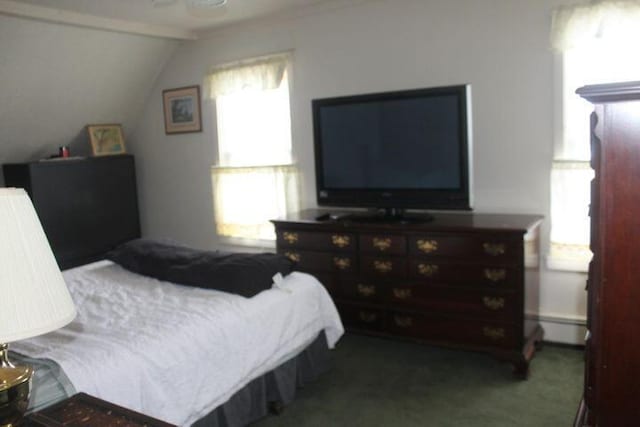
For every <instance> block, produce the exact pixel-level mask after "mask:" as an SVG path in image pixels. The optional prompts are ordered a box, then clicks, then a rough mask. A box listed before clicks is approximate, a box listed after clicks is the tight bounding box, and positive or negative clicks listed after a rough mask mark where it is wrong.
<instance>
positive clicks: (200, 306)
mask: <svg viewBox="0 0 640 427" xmlns="http://www.w3.org/2000/svg"><path fill="white" fill-rule="evenodd" d="M63 276H64V278H65V281H66V282H67V285H68V287H69V290H70V292H71V294H72V297H73V299H74V302H75V304H76V307H77V309H78V316H77V318H76V319H75V320H74V321H73V322H72V323H70V324H69V325H68V326H66V327H64V328H62V329H60V330H58V331H55V332H52V333H50V334H46V335H43V336H40V337H35V338H32V339H29V340H25V341H21V342H16V343H13V344H12V350H13V351H14V352H16V353H18V356H19V357H22V358H26V359H28V360H26V361H30V362H36V364H37V366H38V368H37V369H36V371H37V373H36V377H35V379H34V383H35V387H34V393H33V398H32V403H31V405H32V407H33V409H40V408H41V407H43V406H46V405H49V404H51V403H53V402H55V401H56V400H59V399H62V398H64V397H66V396H67V395H70V394H73V393H75V392H80V391H82V392H86V393H89V394H91V395H94V396H96V397H99V398H102V399H104V400H107V401H110V402H112V403H115V404H118V405H121V406H125V407H127V408H130V409H133V410H136V411H139V412H142V413H144V414H147V415H150V416H152V417H155V418H159V419H161V420H164V421H167V422H170V423H173V424H176V425H181V426H183V425H184V426H189V425H197V426H221V425H245V424H247V423H248V422H251V421H253V420H255V419H256V418H259V417H261V416H263V415H265V414H266V412H267V409H268V405H269V404H270V403H272V402H280V403H288V402H290V401H291V400H292V399H293V395H294V393H295V387H296V385H300V384H301V383H303V382H304V381H307V380H309V378H313V377H314V376H315V375H317V374H318V373H320V372H322V371H324V370H325V369H326V368H327V364H326V350H327V349H328V348H333V347H334V346H335V344H336V342H337V341H338V339H339V338H340V336H341V335H342V333H343V327H342V324H341V322H340V318H339V316H338V314H337V311H336V309H335V306H334V305H333V302H332V301H331V298H330V297H329V295H328V293H327V292H326V290H325V289H324V287H323V286H322V285H321V284H320V283H319V282H318V281H317V280H316V279H315V278H314V277H312V276H310V275H307V274H304V273H300V272H291V273H290V274H288V275H286V276H284V277H282V276H278V275H276V280H275V283H274V286H273V288H272V289H267V290H264V291H262V292H259V293H258V294H256V295H255V296H253V297H251V298H246V297H244V296H241V295H236V294H232V293H228V292H221V291H217V290H212V289H203V288H200V287H194V286H184V285H179V284H174V283H171V282H167V281H162V280H158V279H156V278H152V277H148V276H143V275H140V274H136V273H134V272H131V271H129V270H127V269H125V268H123V267H122V266H120V265H118V264H116V263H114V262H112V261H108V260H103V261H98V262H94V263H91V264H88V265H83V266H80V267H76V268H72V269H69V270H66V271H64V272H63ZM45 380H48V381H45ZM39 381H42V384H40V385H41V387H39V384H38V383H39ZM234 399H235V401H234Z"/></svg>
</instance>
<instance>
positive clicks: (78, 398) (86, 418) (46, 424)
mask: <svg viewBox="0 0 640 427" xmlns="http://www.w3.org/2000/svg"><path fill="white" fill-rule="evenodd" d="M63 426H64V427H83V426H90V427H116V426H118V427H176V426H175V425H173V424H169V423H166V422H164V421H160V420H157V419H155V418H151V417H148V416H146V415H142V414H140V413H138V412H135V411H132V410H130V409H126V408H123V407H122V406H118V405H114V404H113V403H109V402H106V401H104V400H101V399H98V398H96V397H93V396H90V395H88V394H86V393H78V394H76V395H73V396H71V397H69V398H68V399H65V400H63V401H61V402H58V403H56V404H54V405H52V406H49V407H48V408H45V409H43V410H41V411H38V412H34V413H32V414H29V415H28V416H27V417H26V420H25V427H63Z"/></svg>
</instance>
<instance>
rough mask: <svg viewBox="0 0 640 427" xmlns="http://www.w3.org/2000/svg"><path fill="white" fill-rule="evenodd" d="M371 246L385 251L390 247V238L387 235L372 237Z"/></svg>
mask: <svg viewBox="0 0 640 427" xmlns="http://www.w3.org/2000/svg"><path fill="white" fill-rule="evenodd" d="M372 244H373V247H374V249H377V250H379V251H386V250H387V249H389V248H390V247H391V239H390V238H389V237H374V238H373V243H372Z"/></svg>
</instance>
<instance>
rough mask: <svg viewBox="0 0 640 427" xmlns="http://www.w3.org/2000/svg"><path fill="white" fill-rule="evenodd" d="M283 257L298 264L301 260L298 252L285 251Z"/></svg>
mask: <svg viewBox="0 0 640 427" xmlns="http://www.w3.org/2000/svg"><path fill="white" fill-rule="evenodd" d="M284 256H286V257H287V258H289V259H290V260H291V261H293V262H300V260H301V259H302V256H300V254H299V253H298V252H290V251H286V252H285V253H284Z"/></svg>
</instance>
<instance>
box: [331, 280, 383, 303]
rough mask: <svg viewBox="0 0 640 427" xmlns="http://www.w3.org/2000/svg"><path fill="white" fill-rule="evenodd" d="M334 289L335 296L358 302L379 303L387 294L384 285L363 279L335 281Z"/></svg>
mask: <svg viewBox="0 0 640 427" xmlns="http://www.w3.org/2000/svg"><path fill="white" fill-rule="evenodd" d="M334 289H335V293H336V295H339V296H340V297H343V298H348V299H350V300H355V301H359V302H372V301H376V302H380V301H383V300H384V299H385V298H386V295H387V293H388V291H387V289H388V286H387V284H386V283H384V282H381V281H379V280H378V281H376V280H370V279H367V278H364V277H353V278H340V279H336V280H335V286H334Z"/></svg>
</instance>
